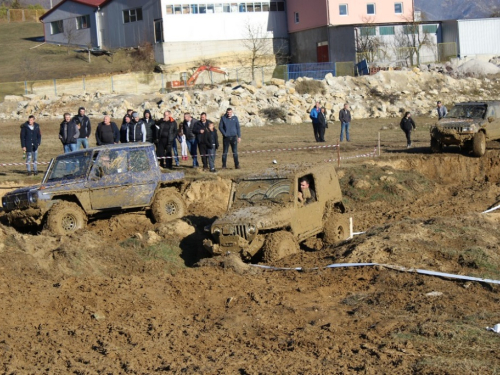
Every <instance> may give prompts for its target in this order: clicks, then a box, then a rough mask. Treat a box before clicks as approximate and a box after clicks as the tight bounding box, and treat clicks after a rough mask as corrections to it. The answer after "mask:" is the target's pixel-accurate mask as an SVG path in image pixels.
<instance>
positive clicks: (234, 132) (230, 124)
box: [219, 108, 241, 169]
mask: <svg viewBox="0 0 500 375" xmlns="http://www.w3.org/2000/svg"><path fill="white" fill-rule="evenodd" d="M219 130H220V132H221V133H222V147H223V148H222V168H223V169H224V168H226V161H227V152H228V151H229V145H231V151H232V152H233V159H234V167H235V168H236V169H240V163H239V161H238V143H240V142H241V130H240V122H239V121H238V117H236V116H233V110H232V108H228V109H227V110H226V114H225V115H224V116H222V118H221V119H220V122H219Z"/></svg>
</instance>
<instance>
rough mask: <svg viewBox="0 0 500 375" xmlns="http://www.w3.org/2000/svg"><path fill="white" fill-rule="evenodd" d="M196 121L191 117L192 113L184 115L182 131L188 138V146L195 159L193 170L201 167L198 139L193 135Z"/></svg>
mask: <svg viewBox="0 0 500 375" xmlns="http://www.w3.org/2000/svg"><path fill="white" fill-rule="evenodd" d="M195 123H196V120H195V119H194V118H193V117H192V116H191V114H190V113H188V112H186V113H184V121H183V122H182V131H183V132H184V135H185V136H186V144H187V146H188V150H189V153H190V154H191V157H192V158H193V168H196V167H198V166H199V163H198V156H197V154H198V151H197V148H198V140H197V139H196V134H194V133H193V129H194V125H195Z"/></svg>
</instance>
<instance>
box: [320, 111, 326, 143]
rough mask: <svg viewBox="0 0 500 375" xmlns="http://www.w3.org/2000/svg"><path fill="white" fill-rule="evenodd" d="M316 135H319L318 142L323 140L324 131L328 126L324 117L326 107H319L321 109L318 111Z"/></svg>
mask: <svg viewBox="0 0 500 375" xmlns="http://www.w3.org/2000/svg"><path fill="white" fill-rule="evenodd" d="M318 122H319V125H318V136H319V141H318V142H324V141H325V131H326V128H328V120H327V119H326V108H325V107H321V111H320V112H319V113H318Z"/></svg>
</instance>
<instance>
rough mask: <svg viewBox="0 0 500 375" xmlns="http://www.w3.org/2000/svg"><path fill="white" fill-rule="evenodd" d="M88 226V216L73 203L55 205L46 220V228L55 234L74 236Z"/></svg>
mask: <svg viewBox="0 0 500 375" xmlns="http://www.w3.org/2000/svg"><path fill="white" fill-rule="evenodd" d="M86 226H87V215H86V214H85V212H83V210H82V209H81V207H80V206H79V205H77V204H76V203H73V202H59V203H56V204H54V205H53V206H52V207H51V209H50V210H49V212H47V218H46V220H45V228H46V229H48V230H49V231H50V232H52V233H54V234H60V235H66V234H72V233H74V232H76V231H77V230H80V229H84V228H85V227H86Z"/></svg>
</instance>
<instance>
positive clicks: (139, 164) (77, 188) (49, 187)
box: [2, 143, 186, 234]
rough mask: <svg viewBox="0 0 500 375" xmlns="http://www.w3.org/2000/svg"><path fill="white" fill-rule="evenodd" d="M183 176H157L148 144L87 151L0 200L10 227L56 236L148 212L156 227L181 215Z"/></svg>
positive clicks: (59, 160) (58, 161)
mask: <svg viewBox="0 0 500 375" xmlns="http://www.w3.org/2000/svg"><path fill="white" fill-rule="evenodd" d="M183 177H184V173H183V172H176V173H162V172H161V170H160V168H159V166H158V161H157V158H156V153H155V150H154V146H153V145H152V144H149V143H136V144H120V145H109V146H100V147H95V148H90V149H86V150H81V151H75V152H71V153H67V154H64V155H59V156H58V157H56V158H55V159H52V161H51V162H50V165H49V167H48V169H47V172H46V173H45V175H44V177H43V180H42V183H41V184H40V185H37V186H31V187H26V188H21V189H17V190H15V191H13V192H10V193H8V194H6V195H5V196H4V197H3V198H2V206H3V210H4V211H5V212H6V213H7V216H8V219H9V222H10V223H11V224H12V225H13V226H15V227H24V226H27V225H41V224H42V223H44V224H45V227H46V228H47V229H49V230H50V231H51V232H53V233H55V234H68V233H72V232H74V231H76V230H78V229H81V228H84V227H85V226H86V224H87V218H88V217H91V216H96V215H98V214H108V215H109V214H113V213H119V212H124V211H127V210H146V209H150V210H151V212H152V216H153V218H154V220H155V221H157V222H166V221H170V220H173V219H177V218H180V217H182V216H184V215H185V214H186V204H185V202H184V200H183V198H182V196H181V195H180V189H181V188H182V183H183Z"/></svg>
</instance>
